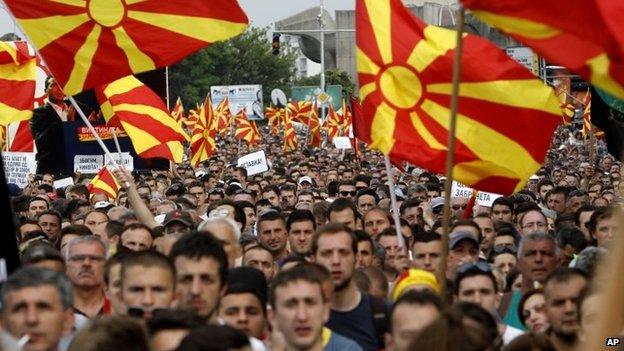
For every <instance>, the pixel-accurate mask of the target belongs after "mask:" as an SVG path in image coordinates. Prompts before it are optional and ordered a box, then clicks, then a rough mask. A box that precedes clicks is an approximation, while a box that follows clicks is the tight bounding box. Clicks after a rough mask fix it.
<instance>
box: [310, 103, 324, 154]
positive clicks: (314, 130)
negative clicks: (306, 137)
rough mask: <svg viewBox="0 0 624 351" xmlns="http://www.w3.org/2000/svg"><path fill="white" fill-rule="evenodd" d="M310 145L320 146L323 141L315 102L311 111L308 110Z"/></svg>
mask: <svg viewBox="0 0 624 351" xmlns="http://www.w3.org/2000/svg"><path fill="white" fill-rule="evenodd" d="M309 128H310V131H309V133H310V146H313V147H321V143H322V142H323V136H321V120H320V119H319V116H318V109H317V107H316V102H315V103H314V104H313V105H312V111H311V112H310V124H309Z"/></svg>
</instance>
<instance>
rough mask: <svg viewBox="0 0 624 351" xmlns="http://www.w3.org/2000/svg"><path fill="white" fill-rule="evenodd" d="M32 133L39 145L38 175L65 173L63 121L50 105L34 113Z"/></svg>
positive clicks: (31, 124)
mask: <svg viewBox="0 0 624 351" xmlns="http://www.w3.org/2000/svg"><path fill="white" fill-rule="evenodd" d="M30 131H31V133H32V135H33V138H34V139H35V144H36V145H37V173H38V174H43V173H52V174H59V173H65V145H64V140H65V138H64V135H63V121H62V120H61V117H59V115H58V114H57V113H56V111H55V110H54V107H52V105H50V103H46V104H45V105H43V106H41V107H38V108H36V109H35V110H34V111H33V117H32V119H31V120H30Z"/></svg>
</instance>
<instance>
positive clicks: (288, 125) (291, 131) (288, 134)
mask: <svg viewBox="0 0 624 351" xmlns="http://www.w3.org/2000/svg"><path fill="white" fill-rule="evenodd" d="M297 146H299V141H298V140H297V133H295V127H294V125H293V123H292V119H291V118H290V113H289V112H288V109H287V110H286V117H285V119H284V152H290V151H295V150H297Z"/></svg>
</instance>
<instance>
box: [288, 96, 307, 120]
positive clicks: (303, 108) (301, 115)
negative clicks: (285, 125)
mask: <svg viewBox="0 0 624 351" xmlns="http://www.w3.org/2000/svg"><path fill="white" fill-rule="evenodd" d="M286 108H288V110H289V111H290V119H291V120H293V121H294V122H299V123H303V124H305V125H308V121H309V119H310V112H311V111H312V103H311V102H310V101H291V102H289V103H288V106H286Z"/></svg>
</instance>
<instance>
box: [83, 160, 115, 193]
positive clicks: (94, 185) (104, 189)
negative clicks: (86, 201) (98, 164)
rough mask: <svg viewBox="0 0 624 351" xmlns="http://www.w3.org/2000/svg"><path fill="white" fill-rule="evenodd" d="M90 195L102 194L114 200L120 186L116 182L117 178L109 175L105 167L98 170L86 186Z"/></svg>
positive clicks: (109, 172)
mask: <svg viewBox="0 0 624 351" xmlns="http://www.w3.org/2000/svg"><path fill="white" fill-rule="evenodd" d="M87 188H88V189H89V193H91V195H94V194H99V193H103V194H105V195H106V196H108V198H109V199H111V200H115V199H116V198H117V193H118V192H119V189H120V188H121V186H120V185H119V182H117V178H115V176H114V175H113V173H111V171H110V170H109V169H108V168H107V167H103V168H102V169H100V171H99V172H98V174H97V175H96V176H95V177H94V178H93V179H92V180H91V182H90V183H89V185H87Z"/></svg>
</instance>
